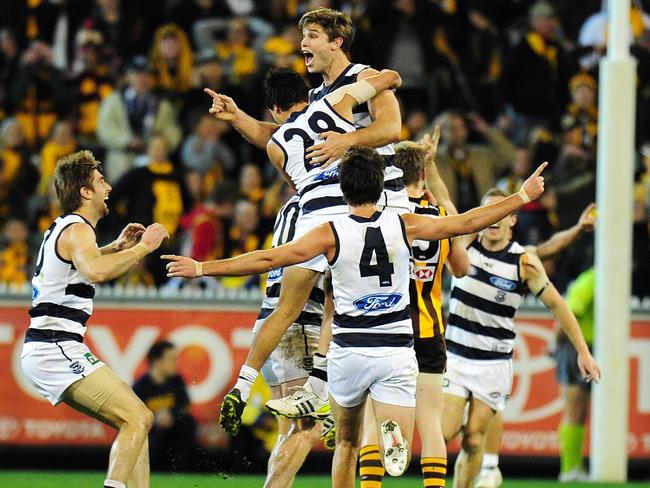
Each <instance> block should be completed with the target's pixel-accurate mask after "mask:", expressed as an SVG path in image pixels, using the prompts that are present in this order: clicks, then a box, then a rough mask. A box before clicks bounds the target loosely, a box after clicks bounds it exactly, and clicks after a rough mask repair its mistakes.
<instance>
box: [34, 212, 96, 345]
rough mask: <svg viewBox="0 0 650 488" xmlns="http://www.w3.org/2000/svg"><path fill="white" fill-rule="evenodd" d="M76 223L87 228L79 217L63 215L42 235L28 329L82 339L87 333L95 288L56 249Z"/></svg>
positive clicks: (85, 221)
mask: <svg viewBox="0 0 650 488" xmlns="http://www.w3.org/2000/svg"><path fill="white" fill-rule="evenodd" d="M77 223H81V224H84V225H86V224H87V225H90V223H89V222H88V221H87V220H86V219H84V218H83V217H82V216H81V215H77V214H66V215H62V216H60V217H59V218H57V219H56V220H55V221H54V223H53V224H52V225H51V226H50V228H49V229H48V230H47V231H45V234H44V236H43V243H42V244H41V248H40V250H39V252H38V257H37V261H36V269H35V270H34V277H33V278H32V308H30V309H29V315H30V317H31V321H30V324H29V328H30V329H40V330H53V331H59V332H68V333H72V334H78V335H79V336H81V338H83V336H84V334H85V333H86V322H87V321H88V319H89V318H90V316H91V314H92V313H93V297H94V296H95V287H94V285H93V284H92V283H91V282H90V281H89V280H87V279H86V278H85V277H84V276H83V275H82V274H81V273H80V272H79V271H78V270H77V269H76V268H75V267H74V265H73V263H72V261H68V260H66V259H64V258H63V257H61V255H60V254H59V253H58V251H57V248H56V246H57V243H58V241H59V237H61V233H62V232H63V231H64V230H66V229H67V228H68V227H70V226H71V225H73V224H77ZM91 227H92V226H91ZM93 230H94V229H93Z"/></svg>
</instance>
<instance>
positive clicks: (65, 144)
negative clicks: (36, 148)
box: [38, 120, 77, 194]
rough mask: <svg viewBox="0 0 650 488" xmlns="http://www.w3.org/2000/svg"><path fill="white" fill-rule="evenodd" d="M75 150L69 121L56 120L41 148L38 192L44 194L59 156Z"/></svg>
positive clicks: (72, 131) (75, 144)
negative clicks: (49, 135)
mask: <svg viewBox="0 0 650 488" xmlns="http://www.w3.org/2000/svg"><path fill="white" fill-rule="evenodd" d="M76 150H77V141H76V140H75V137H74V128H73V126H72V124H71V123H70V122H69V121H66V120H64V121H61V122H58V123H57V124H56V125H55V126H54V128H53V129H52V136H51V137H50V138H49V139H48V140H47V141H46V142H45V144H44V145H43V149H41V181H40V183H39V184H38V192H39V193H40V194H44V193H45V192H46V190H47V187H48V185H49V184H50V181H51V180H52V177H53V176H54V169H55V168H56V162H57V161H58V160H59V158H62V157H63V156H67V155H68V154H72V153H73V152H75V151H76Z"/></svg>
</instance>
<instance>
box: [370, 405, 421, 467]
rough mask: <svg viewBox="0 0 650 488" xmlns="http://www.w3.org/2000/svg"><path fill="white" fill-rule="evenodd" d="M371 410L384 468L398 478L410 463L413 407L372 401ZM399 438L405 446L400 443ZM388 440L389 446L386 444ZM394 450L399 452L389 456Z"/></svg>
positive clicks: (413, 418)
mask: <svg viewBox="0 0 650 488" xmlns="http://www.w3.org/2000/svg"><path fill="white" fill-rule="evenodd" d="M372 408H373V410H374V413H375V419H376V424H375V429H376V430H377V437H378V438H379V450H380V452H381V453H382V455H383V461H384V468H385V469H386V472H387V473H389V474H391V475H392V476H399V475H401V474H402V473H403V472H404V471H405V470H406V468H407V467H408V464H409V462H410V461H411V441H412V440H413V427H414V425H415V407H414V406H413V407H404V406H400V405H391V404H389V403H384V402H379V401H377V400H375V399H372ZM387 424H389V425H387ZM390 424H392V425H390ZM400 437H401V438H402V439H403V441H404V442H405V444H404V443H403V442H401V440H400ZM388 440H390V444H388V443H387V441H388ZM396 450H399V451H400V452H399V453H394V454H393V455H391V454H390V453H391V451H396Z"/></svg>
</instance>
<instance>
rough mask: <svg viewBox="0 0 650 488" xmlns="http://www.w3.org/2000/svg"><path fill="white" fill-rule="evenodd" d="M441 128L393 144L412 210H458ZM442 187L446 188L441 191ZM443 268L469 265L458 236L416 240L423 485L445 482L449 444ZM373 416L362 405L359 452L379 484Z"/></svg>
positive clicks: (363, 467) (365, 485)
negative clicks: (443, 165) (441, 169)
mask: <svg viewBox="0 0 650 488" xmlns="http://www.w3.org/2000/svg"><path fill="white" fill-rule="evenodd" d="M439 136H440V130H439V128H436V130H435V131H434V133H433V137H431V136H430V135H429V134H427V136H426V137H425V139H424V143H422V144H418V143H414V142H410V141H406V142H401V143H400V144H398V145H397V146H396V148H395V165H396V166H397V167H398V168H400V169H401V170H402V171H403V173H404V175H403V177H402V178H403V180H404V184H405V185H406V191H407V192H408V194H409V200H410V203H411V211H412V212H413V213H416V214H420V215H429V216H431V217H432V218H437V217H444V216H445V215H447V213H449V214H450V215H456V214H457V213H458V212H457V211H456V208H455V207H454V205H453V203H452V202H451V200H450V199H449V196H448V192H447V191H446V187H445V184H444V182H442V180H441V179H440V176H439V175H438V173H437V171H436V167H435V154H436V150H437V145H438V139H439ZM427 180H429V181H430V182H431V185H432V186H434V187H435V188H436V189H437V190H438V195H439V198H440V201H438V204H433V203H432V202H431V201H430V200H429V199H430V198H431V196H430V195H428V194H427V192H426V191H425V182H426V181H427ZM440 188H443V190H444V191H441V190H440ZM445 265H447V267H448V268H449V269H450V270H451V272H452V273H453V275H454V276H456V277H461V276H464V275H465V274H466V273H467V270H468V269H469V256H468V255H467V251H466V250H465V245H464V244H463V242H462V240H461V239H459V238H455V239H442V240H440V241H433V242H431V241H414V242H413V246H412V251H411V280H410V283H409V292H410V298H411V320H412V322H413V335H414V348H415V357H416V359H417V362H418V369H419V373H418V377H417V396H416V402H415V405H416V407H415V421H416V427H417V430H418V434H419V436H420V440H421V442H422V449H421V458H420V464H421V470H422V481H423V483H424V486H425V487H441V486H444V485H445V478H446V471H447V449H446V446H445V440H444V437H443V435H442V428H441V422H442V419H441V415H442V382H443V374H444V372H445V369H446V364H447V353H446V347H445V336H444V330H445V325H444V321H443V315H442V274H443V269H444V267H445ZM374 424H375V419H374V414H373V412H372V409H371V408H368V405H366V412H365V416H364V427H363V441H362V447H361V450H360V454H359V475H360V477H361V488H379V487H381V486H382V479H383V476H384V469H383V467H381V466H378V465H377V461H378V460H379V459H380V457H379V445H378V439H377V434H376V431H375V429H374V427H373V426H374Z"/></svg>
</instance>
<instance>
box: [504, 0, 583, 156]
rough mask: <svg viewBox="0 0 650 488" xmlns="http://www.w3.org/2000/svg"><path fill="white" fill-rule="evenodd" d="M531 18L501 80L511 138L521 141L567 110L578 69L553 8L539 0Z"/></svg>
mask: <svg viewBox="0 0 650 488" xmlns="http://www.w3.org/2000/svg"><path fill="white" fill-rule="evenodd" d="M529 20H530V31H529V32H528V33H527V34H526V36H525V37H524V38H523V39H522V40H521V41H520V42H519V43H518V44H517V45H516V46H515V47H514V48H513V49H512V51H511V52H510V53H509V55H508V56H507V58H506V62H505V66H504V69H503V76H502V80H501V81H502V90H503V98H504V100H505V101H506V102H507V103H508V104H509V113H510V117H511V119H512V120H511V131H512V138H513V140H514V141H515V142H516V143H520V144H521V143H525V142H526V141H527V139H528V134H529V133H530V131H531V130H532V129H533V128H534V127H538V126H542V127H548V126H549V125H550V124H551V123H552V122H553V120H555V118H556V117H557V116H558V115H559V114H560V112H561V111H562V110H563V109H564V107H565V106H566V103H567V101H568V100H567V98H568V97H567V95H566V86H568V81H569V78H570V76H571V75H572V74H573V73H574V72H575V71H576V63H574V62H573V61H572V60H571V58H570V57H569V54H568V53H567V52H566V50H565V48H564V47H563V46H562V44H561V43H560V42H559V39H558V38H557V33H558V29H559V19H558V17H557V14H556V12H555V10H554V9H553V7H552V6H551V5H550V4H549V3H547V2H545V1H538V2H536V3H535V4H534V5H533V6H532V7H531V8H530V11H529Z"/></svg>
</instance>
